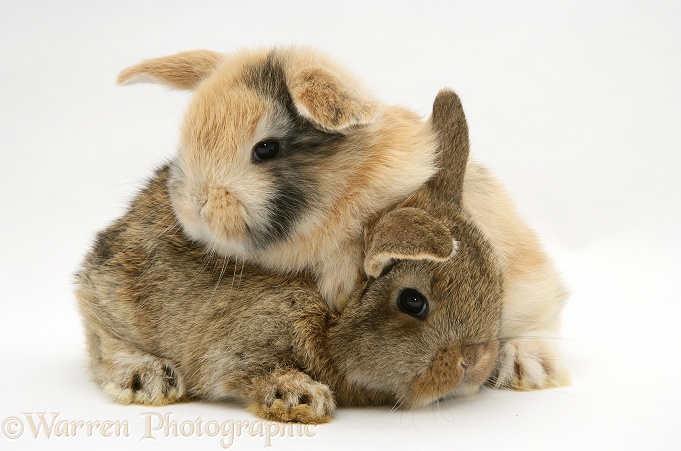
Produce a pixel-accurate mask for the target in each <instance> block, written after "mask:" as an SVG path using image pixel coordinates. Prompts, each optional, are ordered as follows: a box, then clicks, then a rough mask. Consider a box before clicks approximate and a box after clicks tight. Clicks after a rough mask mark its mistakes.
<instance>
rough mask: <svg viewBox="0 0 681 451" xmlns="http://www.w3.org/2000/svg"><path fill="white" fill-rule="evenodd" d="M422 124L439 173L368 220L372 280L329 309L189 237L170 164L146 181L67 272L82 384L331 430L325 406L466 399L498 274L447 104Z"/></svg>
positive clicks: (476, 383)
mask: <svg viewBox="0 0 681 451" xmlns="http://www.w3.org/2000/svg"><path fill="white" fill-rule="evenodd" d="M431 122H432V128H433V130H434V132H435V133H436V135H437V136H438V142H439V155H440V160H441V161H440V166H441V168H442V169H441V170H440V171H439V172H438V174H437V175H436V176H435V177H434V178H433V179H432V180H431V181H429V182H428V183H427V184H426V185H424V186H423V187H422V188H420V189H419V190H418V191H417V192H416V193H415V194H414V195H413V196H411V197H410V198H409V199H408V200H407V201H405V203H404V204H402V205H400V206H399V207H398V208H394V209H390V210H386V211H385V212H383V213H382V214H380V215H379V216H377V217H376V218H375V219H374V220H373V221H371V223H370V224H369V225H368V228H367V233H366V234H365V239H366V243H365V246H366V257H365V265H364V266H365V268H366V270H367V273H368V274H370V275H371V277H369V278H368V279H367V280H365V281H363V282H362V283H361V285H360V286H359V288H358V289H357V290H356V291H355V292H354V293H353V295H352V296H351V297H350V298H349V301H348V303H347V305H346V307H345V308H344V309H343V310H342V312H340V313H338V312H335V311H334V310H332V309H331V308H330V307H329V306H328V304H327V303H326V302H325V301H324V300H323V299H322V298H321V297H320V296H319V294H318V292H317V290H316V287H315V285H314V282H313V279H312V276H311V275H310V274H306V273H303V274H301V275H298V276H293V275H289V276H287V275H278V274H275V273H272V272H269V271H267V270H265V269H261V268H259V267H257V266H254V265H252V264H251V263H249V262H244V261H243V260H239V261H235V260H230V259H227V258H224V257H220V256H218V255H216V254H213V253H209V252H207V251H206V250H205V249H204V248H203V247H201V246H200V245H198V244H196V243H195V242H193V241H192V240H190V239H188V238H187V237H186V236H185V235H184V234H183V233H181V230H180V225H179V224H178V222H177V220H176V218H175V215H174V213H173V208H172V197H171V195H170V193H169V188H168V182H169V180H172V169H171V168H170V167H164V168H162V169H160V170H159V171H157V173H156V175H155V176H154V177H153V178H152V180H151V181H150V182H149V183H148V185H147V186H146V188H145V189H143V190H142V192H141V193H139V195H138V196H137V197H136V198H135V200H134V201H133V203H132V205H131V207H130V210H129V211H128V213H127V214H126V215H125V216H123V217H122V218H121V219H119V220H118V221H116V222H115V223H114V224H113V225H111V226H110V227H109V228H107V229H106V230H104V231H103V232H101V233H100V234H99V235H98V237H97V240H96V243H95V246H94V248H93V249H92V251H91V252H90V253H89V254H88V255H87V257H86V259H85V262H84V265H83V268H82V269H81V271H80V272H79V273H78V275H77V284H78V289H77V297H78V301H79V306H80V311H81V313H82V315H83V318H84V325H85V329H86V334H87V346H88V351H89V363H90V369H91V371H92V373H93V375H94V378H95V380H96V381H97V382H98V383H99V384H101V386H102V387H103V389H104V390H105V391H106V392H107V393H108V394H109V395H111V396H113V397H114V398H115V399H117V400H118V401H120V402H124V403H145V404H157V405H158V404H166V403H170V402H174V401H177V400H179V399H184V398H202V399H210V400H222V399H229V398H237V399H241V400H244V401H245V402H247V403H248V404H249V405H250V407H251V409H252V410H254V411H255V412H256V413H257V414H259V415H261V416H262V417H264V418H267V419H273V420H278V421H301V422H323V421H326V420H328V418H329V415H330V413H331V412H332V411H333V409H334V406H335V403H336V402H337V403H339V404H341V405H372V404H385V403H390V404H397V405H406V406H421V405H425V404H428V403H430V402H432V401H433V400H436V399H439V398H441V397H444V396H451V395H469V394H471V393H474V392H476V391H477V390H478V388H479V387H480V386H481V385H482V384H483V383H485V381H486V380H487V379H488V377H489V376H490V374H491V372H492V371H493V368H494V366H495V362H496V357H497V352H498V345H499V340H498V333H499V327H500V320H501V312H502V296H503V281H502V279H503V275H502V273H501V271H500V268H499V264H498V262H497V257H496V255H495V251H494V249H493V248H492V247H491V246H490V245H489V243H488V242H487V241H486V240H485V238H484V237H483V235H482V234H481V233H480V232H479V231H478V229H477V227H476V226H475V224H474V223H473V222H472V221H471V219H470V216H469V214H468V213H466V212H465V211H464V210H463V209H462V208H461V206H460V203H461V190H462V187H461V185H462V183H463V177H464V172H465V167H466V160H467V156H468V139H467V129H466V123H465V118H464V114H463V110H462V108H461V104H460V102H459V99H458V97H457V96H456V95H455V94H454V93H452V92H447V91H443V92H441V93H440V94H439V95H438V97H437V98H436V100H435V103H434V106H433V115H432V119H431ZM429 127H430V125H429ZM171 186H172V182H171ZM170 190H172V188H171V189H170Z"/></svg>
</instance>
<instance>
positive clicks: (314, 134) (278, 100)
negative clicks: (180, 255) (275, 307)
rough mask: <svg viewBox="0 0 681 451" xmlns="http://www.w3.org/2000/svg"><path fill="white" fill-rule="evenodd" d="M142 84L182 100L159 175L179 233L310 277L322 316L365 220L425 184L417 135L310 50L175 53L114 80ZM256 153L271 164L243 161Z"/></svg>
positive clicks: (352, 275)
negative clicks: (166, 178) (189, 94)
mask: <svg viewBox="0 0 681 451" xmlns="http://www.w3.org/2000/svg"><path fill="white" fill-rule="evenodd" d="M144 77H146V78H151V79H152V80H154V81H157V82H160V83H164V84H166V85H169V86H172V87H175V88H180V89H192V90H193V91H194V97H193V99H192V101H191V103H190V105H189V107H188V109H187V112H186V115H185V119H184V124H183V127H182V134H181V143H180V148H179V153H178V155H177V156H176V157H175V158H174V160H173V162H172V166H171V182H170V197H171V200H172V205H173V209H174V211H175V215H176V216H177V218H178V219H179V221H180V224H181V226H182V229H183V231H184V233H185V234H186V235H187V236H188V237H189V238H190V239H191V240H193V241H196V242H198V243H201V244H202V245H204V246H207V247H208V248H210V249H211V250H214V251H215V252H217V253H218V254H219V255H221V256H223V257H234V258H238V259H246V260H247V261H249V262H252V263H257V264H260V265H262V266H264V267H267V268H270V269H274V270H276V271H278V272H290V273H294V272H299V271H303V270H310V271H311V273H312V274H313V276H314V278H315V281H316V284H317V287H318V289H319V291H320V293H321V294H322V296H323V297H324V298H325V299H326V300H327V302H328V303H329V305H330V306H331V307H332V308H334V309H339V308H341V307H342V306H343V304H344V303H345V301H346V300H347V297H348V296H349V295H350V293H351V292H352V290H353V289H354V288H355V286H356V285H357V283H359V281H360V279H361V267H362V241H361V237H362V227H363V224H364V223H365V222H366V220H367V219H368V217H369V216H370V215H372V214H374V213H376V212H377V211H379V210H380V209H382V208H385V207H387V206H388V205H391V204H393V203H394V202H396V201H398V200H401V199H403V198H404V197H406V196H407V195H408V194H410V193H411V192H413V191H414V190H415V189H417V188H418V187H419V186H420V185H421V184H422V183H423V182H425V181H426V180H427V179H428V178H429V177H430V176H431V175H432V174H433V173H434V172H435V166H434V164H433V161H434V158H435V144H434V142H433V137H432V134H431V133H430V129H429V127H428V125H427V124H425V123H423V122H422V121H421V120H420V119H419V117H417V116H416V115H415V114H413V113H411V112H409V111H408V110H405V109H403V108H400V107H395V106H385V105H381V104H379V103H378V102H377V101H376V100H374V99H373V98H372V97H371V96H370V95H369V94H368V93H367V92H366V91H365V90H364V89H363V88H362V87H361V86H360V84H359V83H358V82H357V81H356V80H355V78H354V77H353V76H352V75H350V74H349V73H347V72H346V71H345V70H344V69H342V68H341V67H339V66H338V65H337V64H335V63H333V62H332V61H330V60H329V59H328V58H326V57H324V56H322V55H320V54H319V53H317V52H314V51H312V50H308V49H301V48H276V49H272V50H267V51H244V52H241V53H238V54H230V55H227V54H220V53H216V52H211V51H206V50H198V51H190V52H183V53H180V54H177V55H172V56H168V57H163V58H157V59H151V60H147V61H144V62H142V63H140V64H138V65H136V66H133V67H130V68H128V69H125V70H124V71H123V72H122V73H121V74H120V76H119V79H118V80H119V82H120V83H125V82H129V81H134V80H136V79H141V78H144ZM268 141H270V142H272V141H275V142H276V145H277V146H278V147H279V152H278V154H277V155H276V156H275V157H273V158H269V159H266V160H260V161H259V160H257V159H255V158H254V148H255V147H256V146H258V145H259V143H263V142H268Z"/></svg>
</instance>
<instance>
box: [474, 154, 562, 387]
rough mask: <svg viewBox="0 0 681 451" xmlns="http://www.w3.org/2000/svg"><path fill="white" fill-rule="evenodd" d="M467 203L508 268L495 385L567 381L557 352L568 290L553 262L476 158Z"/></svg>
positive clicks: (533, 385) (505, 269)
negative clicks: (500, 346)
mask: <svg viewBox="0 0 681 451" xmlns="http://www.w3.org/2000/svg"><path fill="white" fill-rule="evenodd" d="M463 202H464V206H465V208H466V209H467V210H468V211H469V212H470V213H471V216H472V217H473V220H474V221H475V223H476V225H477V226H478V227H479V228H480V230H481V231H482V232H483V234H484V235H485V237H486V238H487V239H488V240H489V242H490V243H491V244H492V246H493V247H494V249H495V251H496V254H497V256H498V258H499V262H500V264H501V267H502V270H503V273H504V290H505V295H504V310H503V321H502V328H501V338H502V339H503V341H504V343H503V344H502V348H501V352H500V357H499V360H500V361H499V364H498V365H497V369H496V370H495V375H494V377H493V380H492V382H491V383H492V385H494V386H496V387H510V388H514V389H518V390H527V389H530V388H532V389H537V388H548V387H556V386H562V385H566V384H569V380H570V379H569V375H568V372H567V370H566V369H565V367H564V365H563V363H562V362H561V361H560V351H559V348H560V314H561V311H562V309H563V305H564V304H565V300H566V299H567V290H566V288H565V287H564V285H563V283H562V282H561V280H560V277H559V275H558V273H557V271H556V269H555V268H554V266H553V263H552V262H551V261H550V259H549V258H548V256H547V255H546V254H545V253H544V251H543V250H542V247H541V244H540V243H539V240H538V239H537V236H536V234H535V233H534V232H533V231H532V230H531V229H530V228H529V227H528V226H527V224H525V222H523V221H522V219H521V218H520V216H519V215H518V213H517V211H516V209H515V207H514V205H513V202H512V200H511V198H510V196H509V195H508V194H507V193H506V191H505V189H504V188H503V187H502V186H501V184H500V183H499V181H498V180H496V179H495V178H494V177H493V176H492V175H491V174H490V172H489V171H488V170H487V169H485V168H483V167H482V166H480V165H479V164H476V163H474V162H469V164H468V167H467V170H466V177H465V180H464V191H463Z"/></svg>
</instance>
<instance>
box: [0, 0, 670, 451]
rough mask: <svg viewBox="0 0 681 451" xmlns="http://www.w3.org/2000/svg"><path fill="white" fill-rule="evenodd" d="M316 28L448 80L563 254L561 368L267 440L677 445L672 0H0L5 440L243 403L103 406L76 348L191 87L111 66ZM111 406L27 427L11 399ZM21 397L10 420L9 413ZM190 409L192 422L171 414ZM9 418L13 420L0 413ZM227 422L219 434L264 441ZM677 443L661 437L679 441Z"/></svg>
mask: <svg viewBox="0 0 681 451" xmlns="http://www.w3.org/2000/svg"><path fill="white" fill-rule="evenodd" d="M288 43H298V44H312V45H315V46H317V47H319V48H321V49H323V50H324V51H327V52H328V53H329V54H330V55H332V56H333V57H335V58H336V59H338V60H339V61H341V62H342V63H344V64H345V65H346V66H347V67H348V68H350V69H351V70H352V71H354V72H355V73H356V74H357V75H358V76H359V77H360V78H362V79H363V80H365V82H366V84H367V85H368V86H369V87H370V88H371V89H372V90H373V92H374V93H375V94H376V95H377V96H378V97H379V98H380V99H382V100H384V101H386V102H393V103H400V104H404V105H407V106H409V107H412V108H414V109H415V110H417V111H418V112H420V113H421V114H423V115H424V116H425V115H427V114H428V113H429V111H430V106H431V102H432V100H433V98H434V96H435V94H436V93H437V91H438V90H439V89H440V88H442V87H444V86H449V87H452V88H454V89H456V90H457V91H458V92H459V94H460V96H461V98H462V100H463V104H464V107H465V109H466V112H467V115H468V120H469V125H470V129H471V139H472V149H473V154H474V156H475V158H476V159H477V160H479V161H481V162H484V163H485V164H487V165H488V166H490V167H491V168H492V169H493V171H494V172H495V173H496V174H497V175H498V176H499V177H500V178H501V179H502V180H503V181H504V183H505V184H506V185H507V187H508V188H509V190H510V191H511V193H512V194H513V196H514V197H515V199H516V201H517V203H518V206H519V208H520V210H521V211H522V213H523V214H524V216H525V217H526V218H527V219H528V221H529V222H530V223H531V224H532V225H533V226H534V227H535V228H536V229H537V230H538V232H539V234H540V235H541V237H542V239H543V241H544V242H545V243H546V246H547V248H548V249H549V251H550V252H551V254H552V255H553V257H554V258H555V260H556V263H557V265H558V266H559V267H560V268H561V270H562V272H563V274H564V276H565V279H566V281H567V283H568V285H569V286H570V287H571V289H572V296H571V298H570V301H569V304H568V306H567V308H566V310H565V313H564V338H563V340H562V346H563V349H564V359H565V364H566V365H567V366H568V367H569V368H570V370H571V372H572V385H571V386H569V387H565V388H561V389H554V390H546V391H538V392H526V393H517V392H511V391H494V390H489V389H486V390H484V391H483V392H482V393H481V394H480V395H478V396H476V397H474V398H470V399H465V400H456V401H449V402H447V403H446V404H445V403H440V405H437V406H433V407H431V408H428V409H423V410H418V411H397V412H391V411H390V409H389V408H381V409H339V410H338V411H337V414H336V418H335V420H334V421H333V422H331V423H330V424H328V425H324V426H319V427H316V428H314V429H313V430H312V433H313V434H314V435H315V436H314V437H312V438H311V437H301V438H293V439H289V438H281V437H275V438H273V439H272V442H271V444H272V445H273V448H274V449H288V448H290V449H293V448H296V449H306V448H307V449H322V448H327V449H328V448H335V447H338V448H341V447H342V448H344V449H348V448H350V449H352V448H355V449H361V448H369V449H370V448H379V447H386V448H387V447H389V448H392V449H411V448H414V446H417V447H420V446H422V445H426V444H428V445H429V446H428V447H429V448H432V449H471V450H475V449H523V450H529V449H670V448H676V447H678V446H679V444H680V443H681V427H680V426H679V421H680V420H681V408H680V407H679V405H680V403H681V390H680V389H679V382H678V381H677V380H676V378H677V377H678V376H679V374H680V373H681V340H680V339H679V337H680V332H679V324H680V322H681V315H680V314H679V313H680V312H681V309H680V308H679V303H680V301H681V299H680V297H679V294H680V291H681V290H680V289H679V282H678V278H679V273H680V272H681V262H680V261H679V254H680V252H679V251H681V246H680V244H681V237H680V234H679V231H678V222H679V219H680V218H681V202H680V199H679V193H680V192H681V182H679V180H678V172H679V169H681V165H680V163H681V158H680V157H679V153H680V152H681V4H680V3H679V2H673V1H668V2H663V1H650V0H645V1H643V0H642V1H639V2H632V1H594V0H592V1H569V2H563V3H560V2H546V1H536V2H513V3H511V2H496V1H494V2H493V1H485V2H460V1H454V0H446V1H444V0H443V1H440V2H427V1H409V2H405V1H372V0H366V1H361V2H353V1H347V0H344V1H337V2H322V1H319V0H314V1H297V2H286V1H272V2H265V1H256V0H250V1H229V2H228V1H222V2H217V1H216V2H206V1H192V2H179V1H157V2H145V1H140V0H134V1H128V0H117V1H115V2H113V1H112V2H104V1H73V0H72V1H66V0H62V1H59V2H56V1H42V2H38V1H30V0H2V1H1V2H0V58H1V59H0V152H1V158H0V212H1V214H2V217H1V218H0V219H1V220H0V256H1V257H0V259H1V260H0V299H1V302H2V310H1V313H0V334H1V335H0V362H1V363H0V421H3V422H4V424H5V430H4V431H0V448H3V449H57V448H62V449H77V448H83V449H86V448H87V449H107V448H110V449H117V448H121V447H125V448H126V449H142V448H147V447H149V446H153V445H154V444H156V445H162V446H163V448H164V449H182V448H185V447H187V448H189V447H190V446H191V445H194V446H201V448H202V449H221V448H220V440H219V437H215V438H210V437H206V436H203V437H197V436H196V435H197V434H196V433H195V434H194V436H193V437H190V438H183V437H172V436H170V437H166V435H167V434H165V433H164V432H163V431H160V432H157V433H156V434H155V437H156V439H155V440H154V439H145V440H142V437H143V436H144V428H145V424H144V418H143V417H142V416H141V414H143V413H144V412H155V413H161V414H166V413H169V414H171V415H172V416H173V417H172V419H174V420H176V421H178V422H182V421H195V420H196V419H197V418H199V417H200V418H201V419H202V420H203V421H204V422H208V421H217V422H228V421H230V420H233V421H235V422H236V421H239V420H241V421H245V420H250V421H253V420H254V417H252V416H251V415H250V414H249V413H247V412H245V411H244V410H243V409H242V408H241V407H240V406H238V405H234V404H227V403H225V404H205V403H198V402H193V403H187V404H182V405H174V406H169V407H165V408H158V409H156V408H149V407H139V406H132V407H130V406H128V407H126V406H119V405H116V404H114V403H112V402H111V401H110V400H108V399H107V398H106V397H105V396H104V395H103V394H102V393H101V392H100V391H99V389H98V388H97V387H96V386H95V385H94V384H93V383H92V382H91V381H90V379H89V376H88V375H87V373H86V371H85V368H84V362H85V360H84V346H83V338H82V330H81V324H80V319H79V317H78V313H77V310H76V307H75V301H74V297H73V293H72V273H73V272H74V271H75V270H76V268H77V266H78V264H79V262H80V260H81V258H82V256H83V254H84V253H85V252H86V250H87V249H88V247H89V245H90V243H91V240H92V238H93V235H94V233H95V232H96V231H97V230H99V229H101V228H103V227H105V226H106V225H107V224H108V223H109V222H110V221H112V220H113V219H114V218H115V217H117V216H118V215H120V214H121V213H122V212H123V211H124V210H125V208H126V205H127V202H128V200H129V199H130V198H131V197H132V195H133V194H134V192H135V190H136V189H137V188H138V187H139V186H140V184H141V183H142V182H143V180H144V179H145V178H146V177H147V176H148V175H149V174H150V173H151V170H152V168H154V167H155V166H157V165H158V164H160V163H161V162H163V161H164V160H165V159H167V158H169V157H171V156H172V154H173V152H174V150H175V146H176V141H177V135H178V129H179V123H180V120H181V117H182V112H183V109H184V106H185V104H186V101H187V98H188V97H187V94H185V93H181V92H175V91H169V90H167V89H165V88H161V87H158V86H152V85H134V86H128V87H117V86H115V83H114V80H115V77H116V75H117V73H118V72H119V71H120V70H121V69H122V68H124V67H126V66H127V65H131V64H134V63H136V62H138V61H139V60H141V59H143V58H148V57H155V56H162V55H166V54H170V53H175V52H178V51H182V50H188V49H193V48H209V49H214V50H220V51H236V50H239V49H241V48H244V47H254V46H261V45H271V44H288ZM37 412H48V413H50V412H54V413H58V414H59V417H58V420H68V421H78V420H82V421H88V420H89V421H96V420H99V421H105V420H110V421H121V422H122V421H127V422H128V424H129V432H130V436H128V437H119V438H115V437H109V438H105V437H101V436H98V434H96V433H95V434H93V436H91V437H88V436H87V435H86V434H85V433H83V432H82V431H81V432H80V433H79V434H78V436H76V437H55V436H52V437H51V438H46V437H45V436H44V435H42V434H40V436H39V437H38V438H34V437H33V435H32V433H31V431H30V425H29V424H28V420H26V417H25V416H24V414H25V413H37ZM14 416H17V417H19V419H21V420H22V421H23V423H24V427H25V431H24V434H23V436H22V437H20V438H19V439H16V440H11V439H10V438H8V437H7V435H9V434H11V432H12V431H16V428H14V427H12V426H11V425H10V422H11V420H12V417H14ZM187 427H188V426H187ZM8 431H9V432H8ZM265 445H266V442H265V439H264V438H263V437H250V436H249V434H248V433H244V435H242V436H241V437H236V438H235V445H234V447H250V448H256V449H260V448H264V447H265ZM677 449H678V448H677Z"/></svg>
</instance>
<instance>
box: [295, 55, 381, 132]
mask: <svg viewBox="0 0 681 451" xmlns="http://www.w3.org/2000/svg"><path fill="white" fill-rule="evenodd" d="M288 84H289V89H290V91H291V96H292V97H293V102H294V103H295V105H296V108H297V109H298V112H299V113H300V114H301V115H302V116H303V117H305V118H307V119H310V120H311V121H313V122H314V123H315V124H316V125H317V126H318V127H319V128H322V129H324V130H328V131H332V132H341V133H342V132H343V130H345V129H348V128H349V127H353V126H364V125H368V124H370V123H372V122H373V121H375V120H376V118H377V117H378V115H379V114H380V112H381V108H380V105H379V103H378V102H376V101H375V100H374V99H372V98H370V97H369V96H367V95H366V94H364V93H363V92H362V91H361V89H359V87H358V86H356V83H355V82H354V81H353V80H351V79H344V78H342V77H341V76H338V75H335V74H333V73H331V72H329V71H328V70H326V69H324V68H321V67H307V68H304V69H302V70H300V71H299V72H297V73H296V74H293V76H292V77H291V78H290V80H289V83H288Z"/></svg>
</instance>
